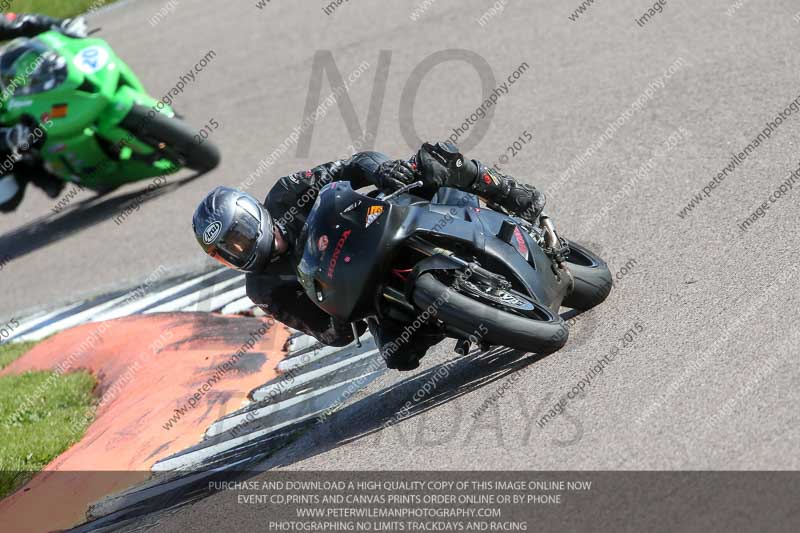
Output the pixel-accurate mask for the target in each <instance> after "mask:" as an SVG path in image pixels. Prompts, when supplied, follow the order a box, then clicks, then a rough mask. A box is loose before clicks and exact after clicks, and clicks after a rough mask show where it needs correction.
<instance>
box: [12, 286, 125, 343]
mask: <svg viewBox="0 0 800 533" xmlns="http://www.w3.org/2000/svg"><path fill="white" fill-rule="evenodd" d="M128 298H130V296H129V294H127V293H126V294H123V295H122V296H120V297H118V298H114V299H113V300H110V301H108V302H106V303H104V304H101V305H98V306H96V307H91V308H89V309H87V310H85V311H81V312H80V313H76V314H74V315H70V316H68V317H67V318H65V319H63V320H59V321H58V322H54V323H53V324H50V325H49V326H45V327H43V328H40V329H38V330H36V331H33V332H31V333H30V334H28V335H20V336H19V337H18V339H19V340H31V341H38V340H41V339H43V338H45V337H47V336H49V335H52V334H53V333H58V332H59V331H64V330H65V329H67V328H71V327H73V326H77V325H79V324H84V323H86V322H91V321H92V319H93V318H94V316H95V315H96V314H97V313H100V312H102V311H103V310H105V309H110V308H112V307H114V306H115V305H117V304H118V303H119V302H124V301H125V300H126V299H128Z"/></svg>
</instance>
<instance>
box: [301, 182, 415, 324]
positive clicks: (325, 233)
mask: <svg viewBox="0 0 800 533" xmlns="http://www.w3.org/2000/svg"><path fill="white" fill-rule="evenodd" d="M370 211H372V212H371V213H370ZM404 211H405V209H404V208H403V207H402V206H398V205H392V204H389V203H386V202H382V201H380V200H376V199H374V198H370V197H368V196H365V195H363V194H359V193H357V192H355V191H354V190H353V189H352V187H350V184H349V183H348V182H344V181H338V182H334V183H331V184H329V185H326V186H325V187H324V188H323V189H322V190H321V191H320V193H319V196H318V198H317V201H316V203H315V204H314V208H313V209H312V210H311V213H310V214H309V216H308V218H307V219H306V225H305V228H304V230H303V235H302V236H301V239H300V240H301V242H302V240H303V239H305V246H304V249H303V254H302V257H301V259H300V262H299V264H298V266H297V277H298V280H299V281H300V284H301V285H302V286H303V288H304V289H305V291H306V294H308V297H309V298H311V300H312V301H314V302H316V304H317V305H318V306H319V307H320V308H322V309H323V310H324V311H325V312H327V313H328V314H330V315H332V316H334V317H336V318H338V319H340V320H343V321H351V320H354V319H356V318H361V317H363V315H365V314H369V310H370V309H371V308H372V304H373V301H374V296H375V290H376V288H377V286H378V284H379V283H380V281H381V279H382V277H383V275H384V274H383V273H384V272H386V269H387V268H388V266H387V265H388V264H389V262H390V260H391V258H392V253H393V252H394V247H393V246H392V245H393V244H394V243H395V241H396V240H397V234H398V232H399V228H400V226H402V223H403V219H405V217H406V213H405V212H404ZM368 216H370V218H371V219H372V220H371V223H370V224H369V226H367V217H368Z"/></svg>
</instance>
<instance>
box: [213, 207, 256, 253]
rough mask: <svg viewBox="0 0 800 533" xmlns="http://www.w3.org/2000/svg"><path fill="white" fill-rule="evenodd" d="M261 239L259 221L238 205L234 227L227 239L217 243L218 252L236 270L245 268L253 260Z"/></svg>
mask: <svg viewBox="0 0 800 533" xmlns="http://www.w3.org/2000/svg"><path fill="white" fill-rule="evenodd" d="M260 237H261V223H260V222H259V220H258V219H257V218H256V217H254V216H253V215H252V214H250V213H249V212H248V211H247V210H245V209H242V207H241V206H239V205H237V207H236V216H235V218H234V222H233V225H232V226H231V228H230V229H229V230H228V231H227V233H226V234H225V237H224V238H223V239H222V240H221V241H220V242H218V243H217V252H218V253H219V255H220V257H221V258H222V259H223V260H225V261H226V262H227V263H229V264H231V265H233V266H234V267H236V268H245V267H246V266H247V264H248V263H249V262H250V261H251V260H252V259H253V255H254V251H255V249H256V245H257V244H258V240H259V238H260Z"/></svg>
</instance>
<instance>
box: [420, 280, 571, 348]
mask: <svg viewBox="0 0 800 533" xmlns="http://www.w3.org/2000/svg"><path fill="white" fill-rule="evenodd" d="M514 295H515V296H517V297H523V296H521V295H519V293H514ZM523 298H525V297H523ZM412 299H413V301H414V305H415V306H417V308H418V309H420V310H422V311H423V312H424V311H425V310H426V309H431V310H433V313H434V315H435V316H436V317H437V318H438V319H439V320H441V321H442V322H444V323H445V325H446V326H450V333H451V334H453V330H455V331H457V332H460V334H462V335H470V334H476V335H477V333H475V332H479V333H480V334H481V335H482V340H483V341H485V342H487V343H489V344H493V345H499V346H508V347H509V348H514V349H517V350H522V351H526V352H536V353H539V354H550V353H553V352H555V351H557V350H558V349H560V348H561V347H562V346H564V344H565V343H566V342H567V337H568V336H569V331H568V329H567V327H566V326H565V324H564V321H563V320H562V319H561V317H560V316H559V315H558V314H556V313H553V312H552V311H550V310H549V309H547V308H546V307H544V306H542V305H541V304H539V303H538V302H534V301H533V300H530V299H528V300H526V301H527V303H529V304H531V305H530V307H531V309H532V310H530V311H528V312H527V315H528V316H522V315H521V314H519V313H518V312H517V311H515V310H512V309H511V308H507V309H508V310H506V309H504V308H502V306H501V304H497V305H489V304H488V303H484V302H482V301H479V300H478V299H476V298H475V297H473V296H472V295H471V294H465V293H463V292H459V291H457V290H455V289H453V288H451V287H450V286H448V285H447V284H445V283H444V282H442V281H440V280H439V279H438V278H436V277H435V276H434V275H433V274H431V273H427V274H423V275H421V276H420V277H419V278H417V281H416V284H415V286H414V292H413V295H412Z"/></svg>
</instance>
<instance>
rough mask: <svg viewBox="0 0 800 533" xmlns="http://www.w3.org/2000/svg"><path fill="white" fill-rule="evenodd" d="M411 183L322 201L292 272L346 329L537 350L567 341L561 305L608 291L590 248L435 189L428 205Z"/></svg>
mask: <svg viewBox="0 0 800 533" xmlns="http://www.w3.org/2000/svg"><path fill="white" fill-rule="evenodd" d="M421 185H422V184H421V182H417V183H414V184H412V185H409V186H407V187H404V188H403V189H400V190H398V191H396V192H395V193H392V194H390V195H388V196H382V195H376V196H373V195H364V194H360V193H358V192H356V191H354V190H353V189H352V188H351V186H350V184H349V183H348V182H334V183H331V184H328V185H327V186H325V187H324V188H323V189H322V190H321V191H320V193H319V197H318V198H317V201H316V204H315V205H314V208H313V209H312V211H311V213H310V214H309V216H308V218H307V221H306V226H305V228H304V233H305V247H304V250H303V256H302V259H301V261H300V263H299V265H298V267H297V273H298V278H299V280H300V283H301V284H302V286H303V287H304V289H305V291H306V293H307V294H308V296H309V297H310V298H311V299H312V300H313V301H314V302H316V304H317V305H318V306H319V307H320V308H321V309H323V310H324V311H326V312H327V313H328V314H330V315H332V316H333V317H335V318H337V319H339V320H341V321H344V322H350V323H352V324H353V325H354V329H355V323H356V322H357V321H360V320H365V319H368V318H371V319H376V320H377V321H378V322H380V321H381V320H393V321H396V322H399V323H401V324H404V325H410V326H411V327H412V329H413V328H414V327H417V328H418V327H422V326H423V325H424V327H425V328H434V329H435V330H438V331H441V332H443V333H444V334H445V335H447V336H450V337H454V338H456V339H458V340H459V347H460V349H459V351H460V352H461V350H462V349H463V350H464V351H463V352H462V353H466V351H467V349H468V348H469V343H470V341H471V342H476V341H477V343H478V344H480V345H481V347H483V348H484V349H485V348H487V347H488V346H491V345H502V346H507V347H510V348H515V349H519V350H524V351H529V352H536V353H541V354H547V353H552V352H554V351H556V350H558V349H560V348H561V347H562V346H563V345H564V344H565V343H566V342H567V337H568V334H569V331H568V328H567V327H566V325H565V323H564V321H563V319H562V318H561V316H560V315H559V308H560V306H562V305H563V306H566V307H570V308H573V309H579V310H583V309H588V308H590V307H594V306H595V305H597V304H599V303H601V302H602V301H603V300H605V298H606V297H607V296H608V294H609V292H610V290H611V285H612V283H611V273H610V272H609V270H608V267H607V265H606V264H605V262H603V260H602V259H600V258H599V257H597V256H596V255H595V254H593V253H592V252H590V251H589V250H587V249H586V248H584V247H582V246H580V245H578V244H576V243H573V242H569V241H566V240H564V239H562V238H560V237H559V236H558V235H557V234H556V231H555V229H554V227H553V224H552V222H551V220H550V219H549V218H548V217H547V216H541V217H540V219H539V221H538V225H533V224H531V223H529V222H527V221H525V220H523V219H520V218H517V217H513V216H510V215H508V214H505V213H503V212H501V209H500V208H497V207H495V206H492V207H493V209H488V208H485V207H484V208H482V207H481V206H480V204H479V202H478V198H477V197H475V196H474V195H471V194H467V193H464V192H461V191H457V190H455V189H447V188H443V189H441V190H440V191H439V192H438V193H437V195H436V196H435V197H434V199H433V201H427V200H424V199H422V198H420V197H418V196H414V194H412V193H411V191H412V190H413V189H414V188H416V187H419V186H421Z"/></svg>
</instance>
